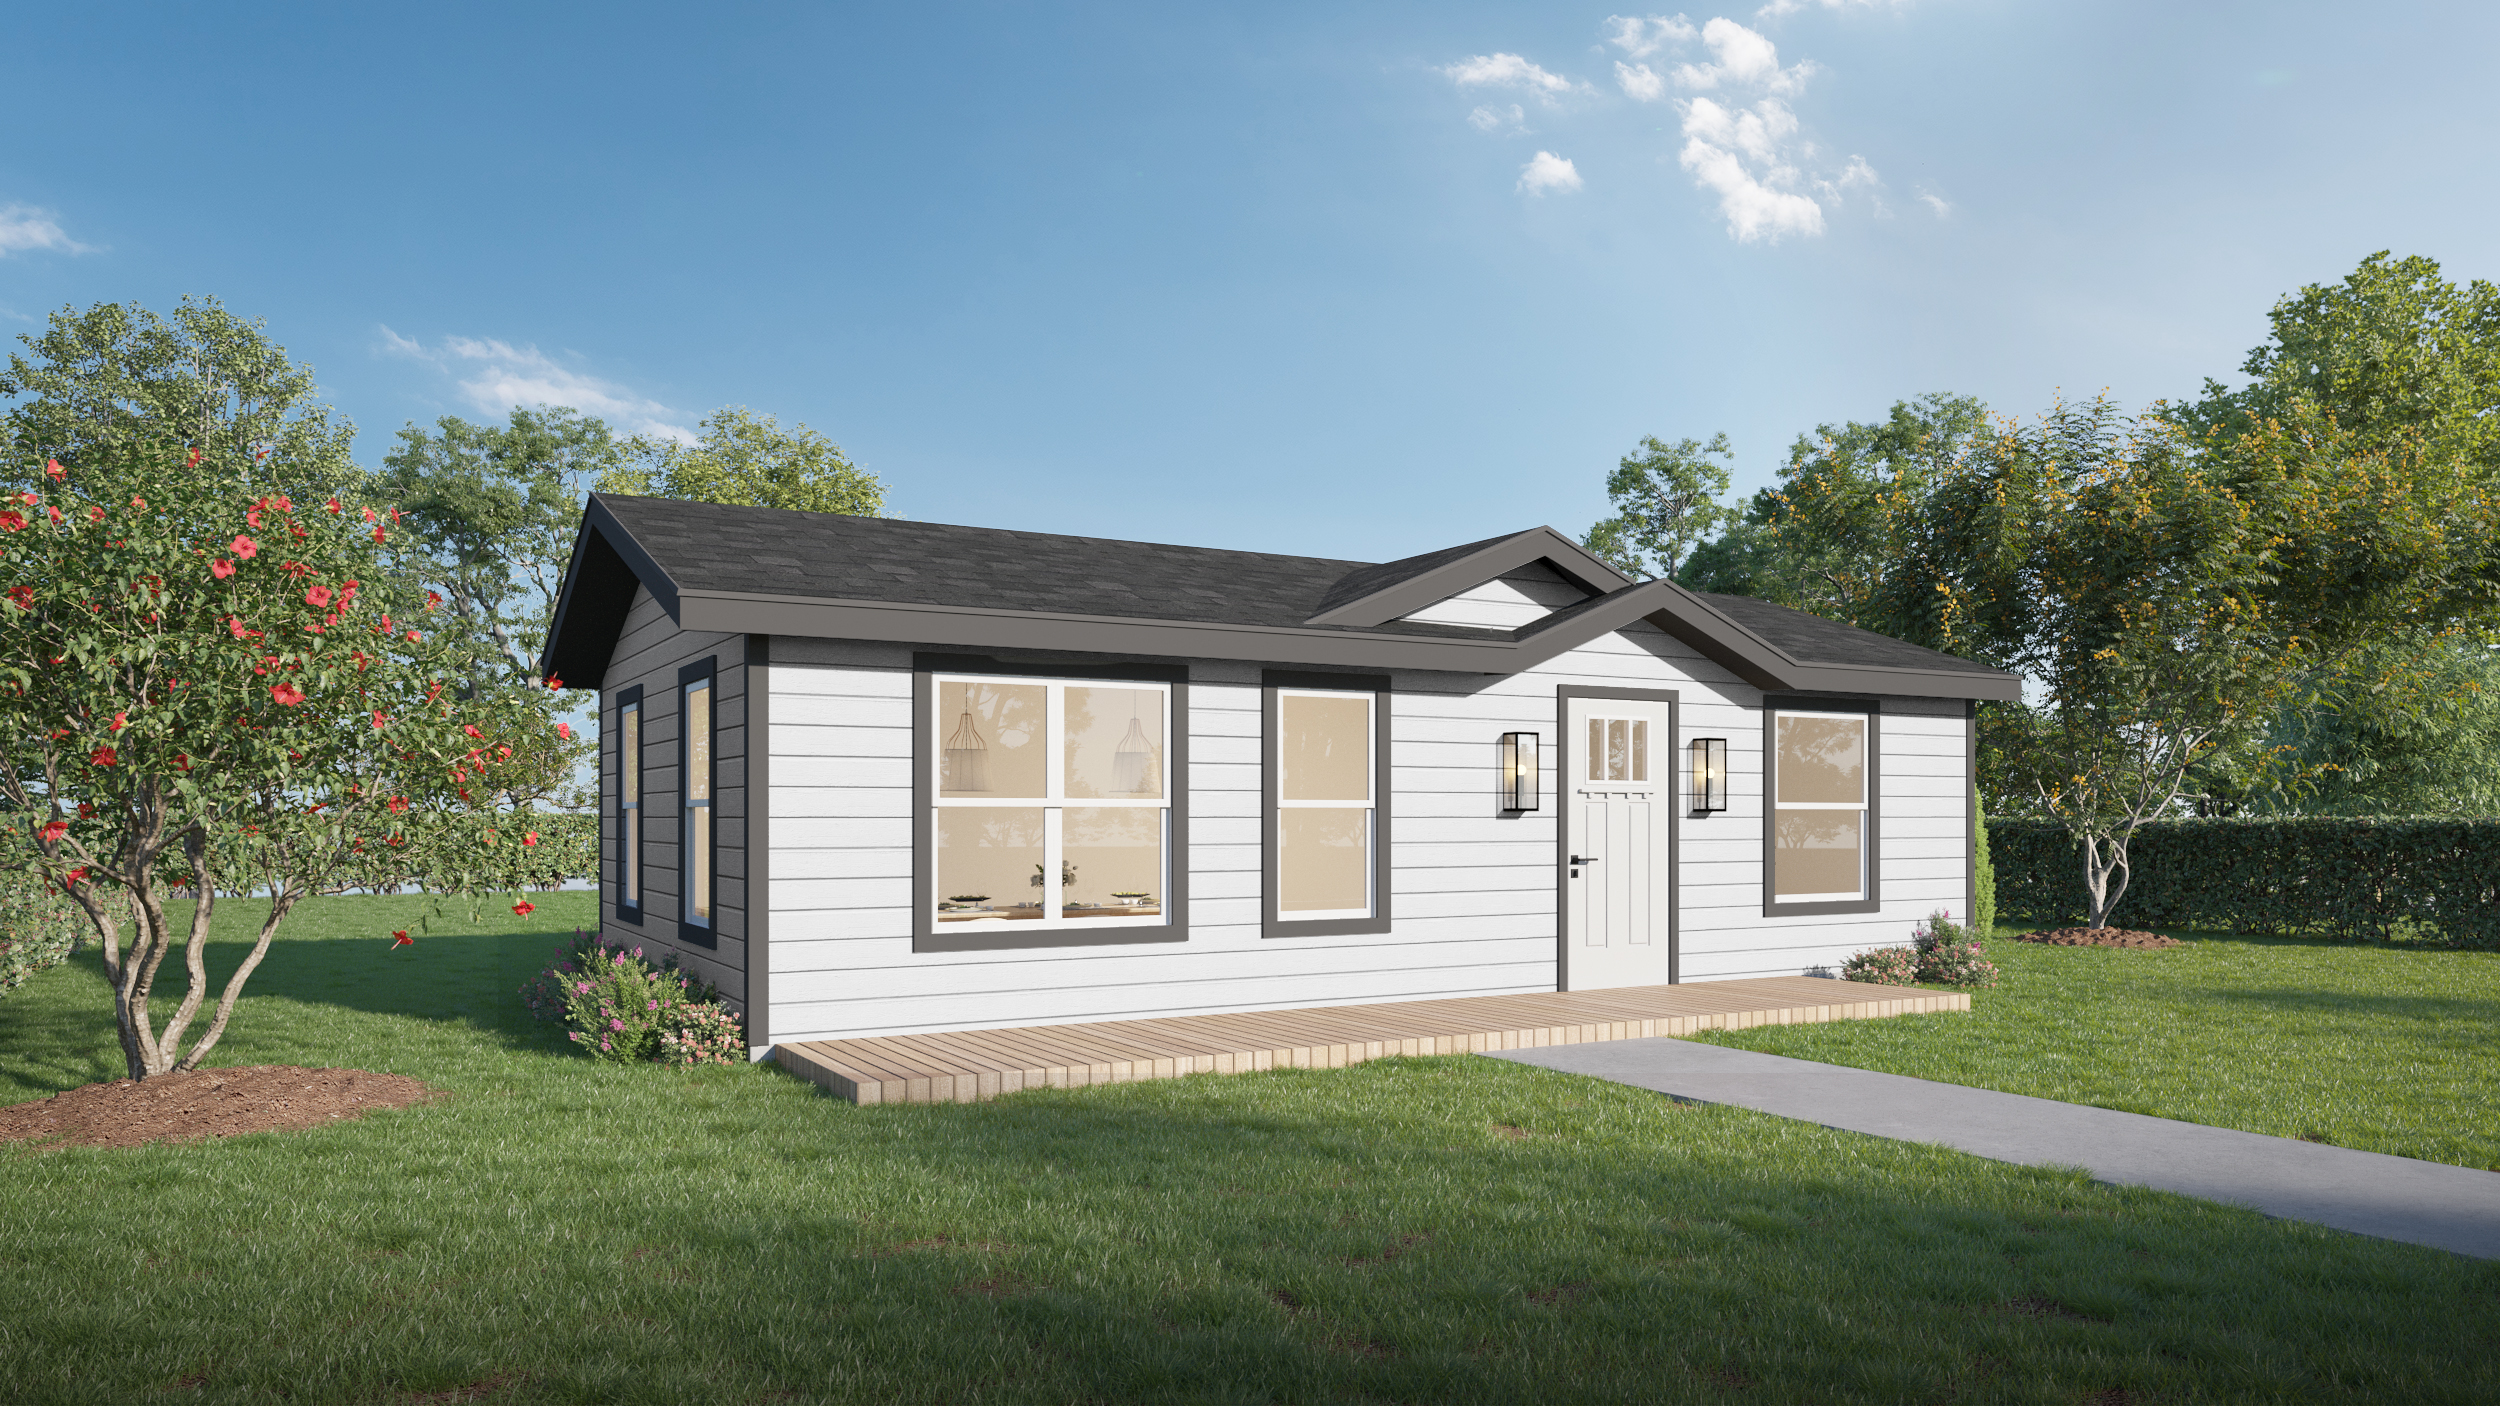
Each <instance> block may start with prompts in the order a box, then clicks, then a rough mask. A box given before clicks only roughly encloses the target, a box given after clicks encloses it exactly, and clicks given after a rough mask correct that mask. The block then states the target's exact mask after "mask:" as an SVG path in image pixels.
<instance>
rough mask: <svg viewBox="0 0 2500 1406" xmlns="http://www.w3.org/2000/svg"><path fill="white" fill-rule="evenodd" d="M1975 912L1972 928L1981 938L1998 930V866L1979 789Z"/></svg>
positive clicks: (1974, 796) (1974, 830) (1974, 804)
mask: <svg viewBox="0 0 2500 1406" xmlns="http://www.w3.org/2000/svg"><path fill="white" fill-rule="evenodd" d="M1970 805H1971V819H1972V822H1973V823H1972V825H1971V840H1972V848H1971V878H1972V883H1971V910H1970V925H1971V927H1972V928H1973V929H1974V930H1975V931H1976V932H1977V933H1979V934H1981V935H1983V936H1984V935H1985V934H1988V933H1992V932H1995V931H1996V930H1997V866H1996V861H1995V859H1994V858H1993V857H1992V856H1991V855H1990V854H1989V853H1988V809H1987V807H1986V806H1983V805H1981V804H1980V803H1979V788H1978V787H1976V786H1974V787H1972V788H1971V793H1970Z"/></svg>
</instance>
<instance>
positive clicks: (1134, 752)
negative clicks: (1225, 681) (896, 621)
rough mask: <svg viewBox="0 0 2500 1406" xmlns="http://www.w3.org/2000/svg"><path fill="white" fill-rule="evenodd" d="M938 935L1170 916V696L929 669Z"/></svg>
mask: <svg viewBox="0 0 2500 1406" xmlns="http://www.w3.org/2000/svg"><path fill="white" fill-rule="evenodd" d="M929 683H930V690H931V695H932V696H931V702H932V704H933V705H934V706H933V707H932V708H931V709H930V714H931V716H930V717H929V718H928V720H927V721H925V722H924V724H923V726H924V728H925V729H926V730H927V734H928V735H927V736H925V737H924V738H923V739H922V746H923V748H924V751H923V755H924V756H927V757H933V758H934V759H935V762H936V778H935V785H934V787H933V788H932V790H933V795H932V796H931V798H930V815H929V827H928V835H929V843H928V853H927V855H926V856H925V858H926V862H927V863H928V864H929V865H930V866H931V869H932V872H933V874H934V877H935V883H934V884H933V885H931V890H930V892H929V893H928V895H927V897H926V898H925V899H924V901H925V902H927V903H928V904H929V909H930V911H929V912H928V913H927V914H925V915H924V916H925V917H926V919H927V921H928V922H929V924H930V931H931V932H932V933H933V934H937V935H940V936H942V937H947V938H954V937H959V936H960V937H964V938H972V937H976V936H978V935H980V934H983V933H997V934H999V935H1001V936H1006V935H1009V934H1012V933H1025V934H1031V935H1035V936H1040V935H1043V934H1048V933H1052V932H1058V931H1070V930H1073V931H1078V932H1090V931H1100V930H1105V929H1119V930H1125V929H1133V928H1141V927H1163V926H1167V925H1169V924H1170V923H1171V921H1172V916H1173V914H1172V909H1171V905H1170V903H1169V901H1168V900H1169V889H1170V887H1171V877H1172V876H1171V870H1172V862H1173V861H1172V763H1171V757H1170V748H1169V747H1168V745H1167V742H1168V739H1169V738H1170V737H1171V735H1172V689H1171V687H1170V686H1169V685H1167V684H1162V683H1152V682H1142V681H1140V682H1132V681H1127V680H1101V681H1096V680H1075V679H1049V678H1020V677H1013V676H1000V675H983V674H950V673H932V674H931V675H930V677H929Z"/></svg>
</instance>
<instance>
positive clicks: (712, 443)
mask: <svg viewBox="0 0 2500 1406" xmlns="http://www.w3.org/2000/svg"><path fill="white" fill-rule="evenodd" d="M633 447H634V450H635V452H636V455H637V457H638V459H639V461H640V462H638V463H633V464H627V465H622V466H619V467H617V468H613V469H610V470H607V471H606V472H604V473H602V474H601V475H600V478H599V488H600V491H602V492H606V493H641V494H653V495H657V496H659V497H662V498H678V499H683V500H685V501H688V502H695V503H739V504H745V505H748V506H751V507H758V508H793V509H796V510H798V511H800V512H809V513H847V514H849V515H851V516H853V517H882V516H884V515H885V485H884V484H883V483H881V482H879V481H878V479H877V476H876V475H874V474H871V473H868V472H866V471H864V470H862V469H861V468H859V467H858V466H857V465H855V464H853V463H852V462H851V461H850V460H848V459H846V458H844V457H843V456H842V449H841V446H839V445H837V444H835V443H834V442H833V441H832V440H830V439H827V438H826V437H825V436H823V435H822V434H819V433H817V432H816V431H814V430H812V429H809V428H808V427H807V426H805V425H793V426H791V427H790V428H789V429H786V430H785V429H783V428H782V427H781V422H780V421H778V420H776V419H775V418H773V417H772V416H770V415H763V416H759V415H756V414H755V413H754V412H752V411H750V410H748V409H747V408H746V407H744V406H739V405H732V406H726V407H723V408H722V409H719V410H716V411H714V412H712V413H711V414H710V415H709V416H706V417H705V418H704V421H703V437H702V439H701V440H700V441H699V442H697V443H694V444H680V443H676V442H673V441H664V440H653V439H648V438H644V439H637V440H635V441H634V446H633Z"/></svg>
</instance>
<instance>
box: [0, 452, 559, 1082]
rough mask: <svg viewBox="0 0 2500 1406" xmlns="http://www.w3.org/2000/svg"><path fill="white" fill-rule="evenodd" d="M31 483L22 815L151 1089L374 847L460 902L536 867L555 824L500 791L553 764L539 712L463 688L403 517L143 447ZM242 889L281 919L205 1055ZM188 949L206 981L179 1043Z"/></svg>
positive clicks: (17, 661) (16, 628)
mask: <svg viewBox="0 0 2500 1406" xmlns="http://www.w3.org/2000/svg"><path fill="white" fill-rule="evenodd" d="M259 468H260V466H258V465H254V466H253V469H252V473H253V475H254V476H255V477H258V476H259ZM275 471H276V475H277V476H278V477H281V478H284V477H287V476H289V475H291V474H293V473H294V472H296V470H295V466H292V465H287V464H283V463H281V464H278V465H276V470H275ZM27 477H28V478H29V480H30V481H32V482H34V483H37V484H40V485H41V487H40V488H38V489H30V490H28V491H26V492H24V493H21V494H19V495H17V497H16V498H15V499H14V500H12V501H11V502H10V503H9V505H8V506H7V507H6V508H0V552H4V553H5V558H4V559H0V560H4V563H5V564H0V573H4V574H5V577H6V578H7V579H8V580H9V581H10V582H11V584H9V585H8V586H7V588H6V591H5V595H4V596H0V748H4V749H5V753H6V755H5V761H4V762H0V799H5V801H6V805H5V807H4V808H0V812H4V813H5V815H6V818H7V821H8V823H10V824H11V825H12V826H18V827H23V830H22V833H24V834H25V836H26V837H27V839H28V840H29V841H30V842H31V843H32V844H33V845H34V847H35V851H36V863H37V865H38V867H39V870H40V872H41V873H42V874H43V875H44V876H45V877H46V879H47V880H48V881H49V882H51V883H53V884H56V885H58V886H60V887H61V888H62V889H64V890H65V891H66V892H67V893H68V894H69V895H70V897H71V898H73V899H74V900H75V901H76V902H77V904H78V906H79V908H80V909H81V910H82V912H83V914H84V916H85V919H86V921H87V922H88V924H89V925H90V926H92V928H93V929H94V931H95V933H96V935H97V937H98V939H99V940H100V942H101V945H102V947H103V952H104V963H105V974H106V976H107V978H108V979H109V980H110V982H111V985H112V988H113V1004H114V1013H115V1016H116V1022H117V1025H118V1027H119V1030H120V1035H121V1044H122V1051H123V1055H124V1059H125V1062H126V1066H127V1069H128V1072H129V1076H130V1077H131V1078H133V1079H143V1078H147V1077H150V1076H153V1075H157V1074H163V1073H167V1072H171V1071H175V1070H185V1069H192V1068H196V1067H197V1066H198V1064H199V1062H200V1060H201V1058H202V1057H203V1056H205V1055H206V1054H207V1053H208V1052H209V1051H210V1050H211V1049H212V1048H214V1047H215V1045H216V1043H217V1041H218V1040H219V1038H220V1037H221V1036H222V1035H223V1033H224V1031H225V1028H226V1024H227V1021H228V1019H229V1018H230V1017H231V1016H232V1014H233V1011H234V1006H235V1002H236V1000H237V999H238V998H239V997H240V995H241V993H242V991H243V988H244V985H245V983H246V982H247V981H248V980H249V979H250V977H251V975H252V973H253V971H254V970H255V969H256V968H257V967H258V966H259V965H260V962H261V960H262V958H263V957H264V956H266V954H267V953H268V950H269V944H270V940H271V938H272V937H274V936H275V934H276V933H277V931H278V929H279V927H280V925H282V924H283V923H284V922H285V921H286V918H287V915H288V913H289V912H290V911H291V910H292V909H293V908H294V906H295V904H296V903H297V902H299V901H300V900H301V899H302V898H303V897H304V896H305V895H307V894H313V893H321V892H329V891H335V890H337V889H338V888H340V887H342V886H343V885H344V884H346V883H349V882H353V877H352V876H353V875H354V874H355V873H356V872H358V869H359V855H360V854H361V853H362V852H363V851H365V850H366V849H367V848H368V847H382V848H387V849H392V850H398V851H404V852H406V853H408V854H409V855H411V856H413V857H414V860H415V862H416V864H417V865H418V868H419V872H423V873H426V874H428V875H429V877H430V878H431V879H432V881H433V883H434V884H435V886H436V888H437V891H438V892H449V893H457V894H470V895H474V894H476V893H478V892H480V891H482V890H483V889H485V888H488V887H513V886H514V883H515V878H516V876H517V875H519V874H521V873H523V872H526V871H527V869H528V868H529V866H528V864H527V851H529V850H530V849H531V848H533V846H534V839H535V837H534V835H533V834H532V833H531V830H530V823H529V817H528V815H527V814H526V813H519V814H515V813H511V812H502V813H499V812H498V810H497V808H496V807H495V806H494V804H493V788H494V786H495V785H496V784H497V778H498V776H499V774H501V773H503V772H505V771H506V770H507V769H510V768H514V767H525V766H526V765H527V764H528V760H529V759H528V753H529V752H530V750H531V745H530V742H531V739H530V738H529V737H528V736H527V735H526V733H525V732H524V731H523V728H524V727H525V725H526V724H527V722H528V721H529V715H528V714H527V713H526V712H524V711H523V710H520V709H518V708H516V707H515V706H514V695H513V693H512V692H511V691H510V690H490V691H487V692H485V693H481V694H479V695H477V696H475V697H469V698H464V697H462V696H461V693H460V691H459V690H458V689H457V688H456V687H454V685H455V683H456V681H457V678H458V669H459V665H460V663H461V660H460V658H459V657H458V655H457V654H456V653H455V652H454V651H453V650H451V649H450V648H449V647H448V646H447V645H446V643H445V641H444V640H443V639H442V637H441V636H440V635H439V633H433V625H434V618H435V617H434V616H433V614H432V613H431V612H432V609H433V603H432V602H431V601H429V600H427V599H426V598H425V597H424V596H423V595H422V594H421V593H420V592H419V591H418V590H417V589H416V588H414V587H413V586H412V585H410V584H408V583H406V582H404V581H403V580H401V579H398V578H395V577H394V576H393V575H392V574H391V573H390V572H389V571H388V569H387V565H388V564H387V560H386V552H387V548H388V544H389V539H390V537H391V535H392V533H393V530H394V526H395V524H394V521H393V519H392V518H391V516H390V515H389V514H388V513H386V512H382V511H379V510H376V509H374V508H370V507H360V506H351V505H350V504H349V503H348V502H346V501H343V500H342V499H340V498H337V497H332V498H329V499H327V500H326V501H311V502H305V503H297V502H295V501H294V500H292V499H291V498H289V497H288V496H287V495H284V494H279V493H272V492H266V491H260V490H257V489H255V488H253V487H252V486H251V485H250V484H249V482H247V481H239V480H238V478H237V476H236V475H235V473H234V471H233V468H232V466H231V461H229V462H228V463H225V464H221V463H220V462H218V461H216V460H214V459H212V458H210V457H208V456H207V455H205V454H204V453H202V452H201V451H199V450H197V449H190V450H185V449H183V448H181V447H179V446H176V445H165V446H157V447H145V446H139V445H135V444H131V443H128V442H126V441H123V440H120V439H109V440H95V441H90V442H89V443H88V444H87V446H86V451H85V453H84V454H83V455H82V456H81V458H80V460H79V463H78V464H77V466H76V467H75V468H72V467H70V466H68V465H66V464H64V463H62V462H61V461H58V460H54V461H49V462H44V463H42V464H41V465H40V467H38V468H33V469H30V470H29V471H28V473H27ZM498 738H504V739H512V738H517V739H518V740H517V741H513V740H505V741H498V740H495V739H498ZM244 886H249V887H255V888H266V889H267V890H268V892H269V894H270V899H271V902H270V909H269V913H268V916H267V918H266V920H265V921H264V922H263V923H262V925H261V929H260V934H259V939H258V941H257V942H256V943H255V944H254V946H253V947H252V949H251V951H250V952H249V953H248V954H247V955H246V956H245V958H244V960H243V962H242V964H241V965H240V966H239V967H238V968H237V969H236V970H235V972H234V973H233V974H232V976H231V978H230V979H229V980H227V981H226V983H225V984H224V986H223V987H222V988H221V989H220V990H218V991H217V993H216V1003H215V1009H214V1012H213V1014H212V1015H211V1017H210V1019H209V1022H208V1024H207V1027H206V1028H205V1029H204V1030H202V1031H200V1032H199V1034H198V1035H197V1036H196V1037H195V1038H193V1039H191V1041H190V1043H189V1045H188V1048H186V1047H185V1044H184V1040H185V1036H186V1035H187V1034H188V1033H189V1032H190V1029H191V1026H192V1023H193V1021H194V1020H195V1018H197V1017H198V1016H199V1015H200V1014H201V1010H202V1007H203V1004H204V1003H205V1002H206V1001H207V999H208V997H209V995H210V981H209V977H208V971H207V966H206V961H205V957H206V952H205V945H206V939H207V935H208V930H209V922H210V918H211V915H212V913H213V911H214V908H215V906H216V901H217V898H218V895H219V894H220V893H221V892H226V891H231V890H233V889H235V888H238V887H244ZM177 889H180V890H185V891H187V892H188V893H189V894H190V895H192V897H193V899H194V900H195V901H194V904H193V907H192V911H191V913H190V914H189V915H188V919H187V921H181V922H178V921H177V919H176V917H175V915H174V914H173V912H172V911H171V910H170V909H169V907H168V900H169V898H170V897H171V896H172V895H173V893H174V891H175V890H177ZM125 922H126V923H127V924H128V929H127V934H126V936H127V943H126V944H125V941H124V939H125V930H124V924H125ZM403 937H404V935H403ZM177 947H179V948H180V949H181V951H182V953H183V964H184V967H185V969H186V971H187V973H188V976H189V984H188V988H187V990H186V991H185V993H184V996H183V998H182V1000H181V1002H180V1003H179V1005H178V1006H177V1007H176V1009H175V1010H174V1012H173V1013H172V1015H171V1016H170V1017H168V1018H167V1019H166V1020H165V1022H164V1023H163V1026H162V1027H161V1028H159V1026H158V1025H157V1023H156V1020H155V1016H154V1013H153V1011H152V1008H151V1001H152V999H153V996H154V994H155V983H156V980H157V976H158V972H159V968H160V967H161V965H162V964H163V963H164V961H165V960H166V959H167V957H168V956H169V955H171V954H172V953H173V952H174V951H175V950H176V948H177Z"/></svg>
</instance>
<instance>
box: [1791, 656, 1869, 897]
mask: <svg viewBox="0 0 2500 1406" xmlns="http://www.w3.org/2000/svg"><path fill="white" fill-rule="evenodd" d="M1783 709H1786V710H1794V711H1799V712H1814V713H1864V714H1866V897H1864V898H1838V899H1828V900H1822V901H1818V902H1811V903H1781V902H1778V901H1777V900H1775V899H1773V898H1772V896H1771V894H1772V889H1773V886H1774V883H1775V881H1776V876H1775V875H1774V874H1773V873H1772V870H1771V866H1772V865H1773V864H1775V863H1777V862H1778V856H1777V853H1776V851H1775V848H1774V845H1775V841H1776V840H1777V838H1778V837H1777V836H1776V834H1774V832H1773V830H1772V816H1773V813H1774V812H1775V811H1776V810H1777V808H1778V807H1777V806H1776V805H1775V804H1774V803H1773V787H1772V780H1771V778H1772V774H1773V772H1774V771H1775V770H1776V769H1777V768H1778V766H1779V736H1778V731H1777V723H1778V720H1779V715H1780V713H1781V711H1782V710H1783ZM1883 758H1884V703H1883V700H1882V699H1880V698H1868V697H1864V696H1862V695H1856V694H1839V693H1831V694H1825V693H1766V694H1764V695H1762V916H1764V917H1766V918H1818V917H1829V916H1831V915H1834V914H1839V913H1874V912H1878V911H1880V910H1881V909H1882V908H1883V906H1884V890H1883V877H1884V844H1883V835H1884V825H1883V816H1884V761H1883Z"/></svg>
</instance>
